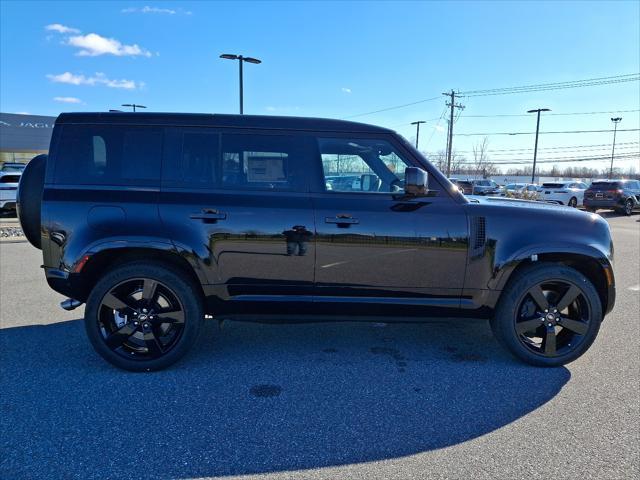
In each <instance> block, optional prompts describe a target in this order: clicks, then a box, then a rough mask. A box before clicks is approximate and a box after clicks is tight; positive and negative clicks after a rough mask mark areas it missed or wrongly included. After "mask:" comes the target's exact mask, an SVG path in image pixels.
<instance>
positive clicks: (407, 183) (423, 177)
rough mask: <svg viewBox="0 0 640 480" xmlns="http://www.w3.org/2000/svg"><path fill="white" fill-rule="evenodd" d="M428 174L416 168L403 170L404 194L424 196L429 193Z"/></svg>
mask: <svg viewBox="0 0 640 480" xmlns="http://www.w3.org/2000/svg"><path fill="white" fill-rule="evenodd" d="M428 186H429V174H428V173H427V172H425V171H424V170H423V169H421V168H418V167H407V168H405V169H404V193H405V194H407V195H414V196H418V195H426V194H427V193H428V191H429V188H428Z"/></svg>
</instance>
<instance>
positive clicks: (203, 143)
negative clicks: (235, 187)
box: [175, 130, 220, 188]
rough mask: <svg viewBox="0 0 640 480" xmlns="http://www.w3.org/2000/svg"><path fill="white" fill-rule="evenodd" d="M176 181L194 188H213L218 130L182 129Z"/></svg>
mask: <svg viewBox="0 0 640 480" xmlns="http://www.w3.org/2000/svg"><path fill="white" fill-rule="evenodd" d="M181 144H182V149H181V155H180V159H179V161H180V164H179V166H178V178H176V179H175V180H176V183H180V184H183V185H185V186H190V187H195V188H213V187H214V186H215V179H216V165H217V164H218V158H219V144H220V135H219V134H218V132H207V131H193V130H184V131H183V132H182V141H181Z"/></svg>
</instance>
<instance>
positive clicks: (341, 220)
mask: <svg viewBox="0 0 640 480" xmlns="http://www.w3.org/2000/svg"><path fill="white" fill-rule="evenodd" d="M324 223H335V224H338V225H356V224H358V223H360V220H358V219H357V218H353V217H352V216H351V215H336V216H335V217H325V219H324Z"/></svg>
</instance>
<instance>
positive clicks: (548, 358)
mask: <svg viewBox="0 0 640 480" xmlns="http://www.w3.org/2000/svg"><path fill="white" fill-rule="evenodd" d="M561 285H566V286H567V290H562V289H560V286H561ZM540 286H542V287H541V290H540V292H541V294H542V295H543V300H542V301H540V300H536V299H535V298H536V296H534V295H532V294H531V293H530V292H531V291H535V290H536V289H537V288H538V287H540ZM554 286H557V288H558V289H559V290H558V292H559V293H558V292H554V291H553V289H554V288H556V287H554ZM545 288H546V289H547V290H546V291H545ZM574 288H575V290H572V289H574ZM576 291H577V292H579V293H578V294H577V296H576V299H575V301H574V302H573V303H571V304H569V306H568V307H566V308H564V309H560V307H561V306H562V305H560V303H561V302H562V301H563V299H564V298H563V297H564V296H565V293H566V294H569V295H568V296H572V295H571V294H570V292H576ZM543 292H546V293H543ZM538 298H539V297H538ZM539 301H540V303H545V302H546V303H548V307H549V308H548V313H545V310H544V309H543V308H542V307H540V304H539V303H538V302H539ZM554 303H556V304H558V305H557V306H558V309H559V310H560V312H559V313H558V314H554V313H553V311H554ZM530 304H533V308H534V312H532V313H529V314H528V315H525V312H529V309H530V308H531V307H530ZM564 312H566V314H565V313H564ZM586 312H588V313H586ZM548 315H552V316H555V315H559V316H560V320H557V319H552V320H547V318H549V317H548ZM539 320H540V323H537V322H538V321H539ZM542 320H544V321H542ZM547 322H551V323H547ZM563 322H564V323H563ZM601 322H602V304H601V302H600V297H599V295H598V292H597V291H596V288H595V287H594V286H593V284H592V283H591V282H590V281H589V280H588V279H587V278H586V277H585V276H584V275H582V274H581V273H580V272H578V271H577V270H574V269H573V268H569V267H566V266H564V265H559V264H554V263H539V264H537V265H532V266H530V267H527V268H525V269H523V270H520V271H519V272H516V274H515V276H514V278H512V279H511V280H510V281H509V284H508V285H507V287H506V288H505V290H504V291H503V293H502V295H501V297H500V301H499V302H498V306H497V308H496V312H495V316H494V318H492V319H491V329H492V330H493V333H494V335H495V337H496V339H497V340H498V342H499V343H500V344H501V345H502V346H503V347H504V348H506V349H507V350H508V351H509V352H510V353H511V354H513V355H514V356H515V357H516V358H518V359H520V360H522V361H524V362H525V363H528V364H531V365H535V366H540V367H558V366H561V365H565V364H567V363H569V362H572V361H574V360H575V359H577V358H578V357H580V356H581V355H582V354H584V353H585V352H586V351H587V350H588V349H589V347H590V346H591V344H592V343H593V342H594V340H595V338H596V336H597V334H598V331H599V329H600V324H601ZM531 324H532V325H533V327H532V328H531V329H528V328H526V327H527V325H531ZM576 331H579V332H580V333H576ZM551 332H553V333H551ZM538 337H540V339H541V342H540V344H539V345H538V344H537V343H536V341H535V339H536V338H538Z"/></svg>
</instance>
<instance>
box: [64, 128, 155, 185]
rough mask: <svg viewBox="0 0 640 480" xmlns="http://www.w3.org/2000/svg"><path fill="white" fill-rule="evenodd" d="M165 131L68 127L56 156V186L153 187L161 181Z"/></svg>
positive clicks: (65, 129)
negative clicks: (163, 132) (57, 184)
mask: <svg viewBox="0 0 640 480" xmlns="http://www.w3.org/2000/svg"><path fill="white" fill-rule="evenodd" d="M161 155H162V129H160V128H156V127H139V126H118V125H65V126H64V127H63V130H62V136H61V138H60V143H59V144H58V150H57V153H56V156H55V163H56V167H55V182H56V183H59V184H72V185H138V186H153V185H157V184H159V181H160V161H161Z"/></svg>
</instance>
